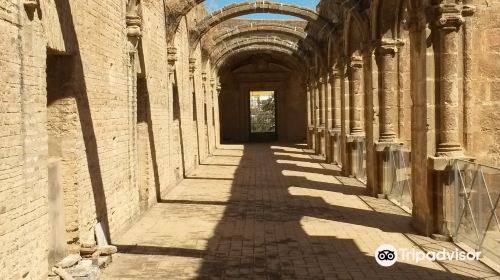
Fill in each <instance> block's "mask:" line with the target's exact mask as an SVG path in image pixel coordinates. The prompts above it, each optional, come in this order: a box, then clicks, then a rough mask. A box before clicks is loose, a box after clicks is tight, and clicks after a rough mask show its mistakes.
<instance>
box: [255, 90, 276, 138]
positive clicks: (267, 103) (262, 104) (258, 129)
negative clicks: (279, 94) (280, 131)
mask: <svg viewBox="0 0 500 280" xmlns="http://www.w3.org/2000/svg"><path fill="white" fill-rule="evenodd" d="M249 102H250V110H249V113H250V141H252V142H267V141H276V139H277V135H276V131H277V130H276V97H275V94H274V91H250V93H249Z"/></svg>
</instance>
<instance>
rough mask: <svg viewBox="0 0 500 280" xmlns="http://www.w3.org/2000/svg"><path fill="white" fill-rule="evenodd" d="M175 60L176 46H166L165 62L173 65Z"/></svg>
mask: <svg viewBox="0 0 500 280" xmlns="http://www.w3.org/2000/svg"><path fill="white" fill-rule="evenodd" d="M176 61H177V48H176V47H168V48H167V62H168V64H170V65H172V66H173V65H175V62H176Z"/></svg>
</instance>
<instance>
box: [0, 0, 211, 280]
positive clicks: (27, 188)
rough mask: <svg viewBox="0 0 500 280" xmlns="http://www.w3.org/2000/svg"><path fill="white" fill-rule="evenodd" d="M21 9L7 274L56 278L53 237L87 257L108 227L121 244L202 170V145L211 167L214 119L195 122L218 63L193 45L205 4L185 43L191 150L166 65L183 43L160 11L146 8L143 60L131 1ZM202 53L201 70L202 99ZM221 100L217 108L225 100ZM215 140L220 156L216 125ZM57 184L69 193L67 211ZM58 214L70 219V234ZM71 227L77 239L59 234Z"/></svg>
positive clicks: (5, 198)
mask: <svg viewBox="0 0 500 280" xmlns="http://www.w3.org/2000/svg"><path fill="white" fill-rule="evenodd" d="M21 2H22V1H15V2H13V1H7V2H6V1H3V2H0V27H1V28H2V30H3V31H2V33H1V34H0V64H1V68H2V71H1V73H0V80H1V81H2V83H3V84H4V85H5V86H4V87H2V89H1V93H2V94H1V95H2V99H1V100H2V102H0V123H1V127H2V129H1V131H2V132H0V139H1V141H0V182H1V183H0V243H1V244H3V245H2V246H1V249H0V274H1V275H4V276H6V277H7V278H9V279H21V278H29V279H46V277H47V275H48V273H49V271H48V268H49V267H50V266H51V265H53V263H54V262H55V261H57V260H58V259H57V258H58V257H54V256H55V255H54V254H53V252H54V249H51V248H49V244H51V243H50V242H49V240H54V237H57V238H58V240H62V241H63V245H64V243H67V244H68V245H67V247H66V248H63V250H62V251H63V253H64V252H65V253H66V254H68V253H77V252H79V250H80V246H81V245H85V246H89V245H92V244H93V243H95V242H96V241H95V237H94V228H95V226H96V224H97V223H98V222H100V223H101V224H102V225H103V228H104V231H105V234H106V235H107V238H108V239H109V240H108V241H110V242H113V240H114V238H115V237H116V236H117V234H119V232H121V231H122V230H123V229H125V228H126V227H127V226H128V225H129V224H130V223H131V222H132V221H133V220H134V219H135V218H136V217H137V216H138V215H139V213H141V211H145V210H146V209H147V208H149V207H150V206H151V205H153V204H154V203H155V202H156V201H157V200H160V199H162V195H164V194H165V193H167V192H168V190H169V189H171V187H172V186H174V185H175V184H176V183H177V182H178V181H179V180H181V179H182V177H183V174H184V172H185V170H190V169H193V168H194V167H195V166H196V165H197V164H198V159H197V157H198V145H199V146H200V147H202V146H203V147H206V148H204V149H201V150H200V155H201V158H202V159H204V158H206V156H207V155H208V150H209V148H208V139H207V138H206V137H200V138H199V140H197V139H198V137H197V130H196V128H197V126H198V127H200V125H203V122H199V121H198V125H197V123H196V121H197V120H200V119H201V120H202V119H203V110H198V111H197V112H198V114H197V117H196V118H194V117H193V108H194V107H193V105H192V104H193V103H196V104H197V107H202V104H203V102H204V95H203V94H202V93H201V90H202V86H201V83H202V75H201V73H202V72H203V71H206V72H207V73H209V74H208V78H209V79H214V78H215V76H214V73H213V71H212V69H211V67H210V65H209V63H208V66H206V67H207V68H208V69H204V68H203V67H202V66H201V65H202V63H205V64H207V63H206V62H203V60H202V58H201V51H200V50H199V48H198V51H196V52H195V53H194V54H190V49H189V46H188V30H187V26H186V23H187V22H189V21H193V18H194V17H200V16H201V15H203V14H204V13H206V12H204V10H203V7H201V6H200V7H199V8H198V9H195V10H193V11H192V12H191V13H190V14H189V15H188V18H189V17H190V19H186V17H184V26H183V27H181V28H180V29H179V32H178V35H177V40H176V43H175V44H177V47H178V54H179V55H178V63H177V67H176V80H177V83H178V86H179V93H180V107H181V117H180V120H181V121H182V132H183V137H182V139H183V140H184V141H183V143H182V146H183V149H180V148H179V147H180V146H181V142H180V139H181V138H180V134H179V129H178V126H177V127H176V126H175V122H174V121H173V118H172V112H173V108H172V102H171V101H172V99H171V97H172V94H171V87H170V84H169V80H168V77H169V68H168V64H167V63H166V61H167V60H168V59H167V58H168V52H167V49H168V47H169V41H171V40H172V38H168V39H167V30H166V27H165V14H164V7H163V5H162V4H161V3H160V2H154V1H153V2H152V1H144V3H143V5H142V7H141V16H142V18H143V20H142V22H143V24H142V39H141V40H140V43H139V44H138V46H137V51H135V52H134V50H133V49H131V46H130V44H131V43H130V42H129V40H128V38H127V30H126V6H125V4H126V3H124V2H123V1H117V0H116V1H106V2H105V3H104V2H99V1H85V2H81V1H69V2H66V1H54V2H47V1H40V4H41V6H39V7H34V8H33V9H31V8H25V7H23V5H22V4H18V3H21ZM191 56H193V57H197V64H198V67H197V70H196V71H195V72H194V77H195V78H194V79H195V81H196V86H195V88H196V94H195V95H194V96H195V97H196V101H194V100H192V99H193V94H192V90H193V89H192V86H191V84H190V73H189V58H190V57H191ZM202 69H203V70H202ZM209 90H210V88H209ZM214 90H215V88H214ZM216 96H217V95H216V94H215V98H217V97H216ZM207 99H208V98H207ZM209 102H210V107H214V108H215V109H214V110H215V111H216V110H217V106H216V105H214V104H216V103H217V102H213V100H210V101H209ZM214 119H215V121H216V122H217V121H218V117H215V118H214ZM206 131H207V133H206V134H210V135H211V137H212V139H211V144H210V147H211V150H212V151H213V148H214V147H215V145H216V143H215V141H216V139H215V138H216V137H215V134H216V127H215V125H214V124H213V123H212V125H211V126H207V129H206ZM176 133H177V134H176ZM176 135H177V137H176ZM181 151H183V152H184V153H181ZM182 156H184V160H185V165H184V166H183V165H182V160H181V159H182ZM49 162H50V167H51V172H50V173H49V172H48V168H49ZM53 170H56V171H53ZM48 174H50V175H48ZM49 180H50V184H49ZM49 186H52V187H54V186H55V187H56V188H59V189H60V190H61V194H62V200H61V201H60V203H59V202H58V204H57V205H56V203H53V201H52V199H50V200H49V199H48V197H49V195H50V194H52V193H54V192H53V190H52V189H51V190H50V191H51V192H49V189H48V188H49ZM48 213H51V216H50V220H49V217H48ZM53 215H58V216H60V217H63V220H61V221H62V222H63V225H62V226H61V225H60V224H57V223H56V222H55V221H54V220H53ZM61 229H62V232H63V235H65V236H60V235H57V234H58V233H57V232H60V230H61ZM56 231H57V232H56ZM64 232H65V233H64ZM57 238H56V239H57ZM50 246H52V245H50ZM49 254H50V255H51V257H50V260H49ZM59 258H60V257H59Z"/></svg>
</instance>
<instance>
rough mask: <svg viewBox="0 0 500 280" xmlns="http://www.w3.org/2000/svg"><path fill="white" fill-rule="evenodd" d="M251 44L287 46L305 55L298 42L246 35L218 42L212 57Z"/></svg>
mask: <svg viewBox="0 0 500 280" xmlns="http://www.w3.org/2000/svg"><path fill="white" fill-rule="evenodd" d="M252 44H257V45H263V46H266V45H267V46H280V47H284V48H287V49H289V50H291V51H294V52H296V53H297V54H299V55H303V56H307V54H306V53H305V52H304V50H302V49H301V46H300V45H299V44H298V43H295V42H292V41H288V40H283V39H280V38H277V37H274V36H266V37H248V38H237V39H235V40H232V41H230V42H229V43H227V44H220V45H219V46H218V47H217V48H215V49H214V50H213V51H212V57H214V58H217V57H219V55H221V54H224V53H226V52H229V51H231V50H233V49H235V48H238V47H242V46H248V45H252Z"/></svg>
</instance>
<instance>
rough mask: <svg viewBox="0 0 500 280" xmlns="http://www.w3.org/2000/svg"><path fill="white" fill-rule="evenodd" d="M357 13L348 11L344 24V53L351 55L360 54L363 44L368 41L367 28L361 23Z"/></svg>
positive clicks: (347, 55)
mask: <svg viewBox="0 0 500 280" xmlns="http://www.w3.org/2000/svg"><path fill="white" fill-rule="evenodd" d="M356 14H357V13H353V12H352V11H351V12H348V14H347V17H346V19H345V25H344V55H345V56H346V57H351V56H352V55H357V56H361V55H362V51H363V50H362V48H363V45H364V44H365V43H366V42H368V38H367V33H366V32H367V30H368V28H367V27H366V26H365V25H364V24H362V23H363V21H361V20H360V19H359V18H357V17H356Z"/></svg>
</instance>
